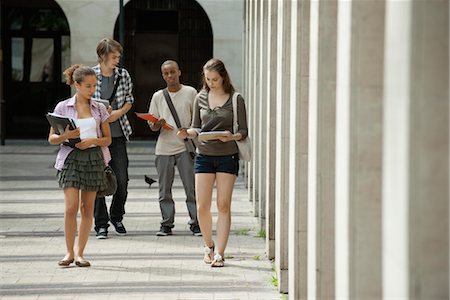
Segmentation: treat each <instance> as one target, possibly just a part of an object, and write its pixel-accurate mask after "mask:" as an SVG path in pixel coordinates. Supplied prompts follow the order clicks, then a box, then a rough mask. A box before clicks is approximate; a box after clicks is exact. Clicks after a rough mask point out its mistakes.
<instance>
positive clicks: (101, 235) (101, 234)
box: [96, 227, 108, 240]
mask: <svg viewBox="0 0 450 300" xmlns="http://www.w3.org/2000/svg"><path fill="white" fill-rule="evenodd" d="M96 237H97V239H99V240H105V239H107V238H108V229H106V228H105V227H100V228H99V229H98V232H97V234H96Z"/></svg>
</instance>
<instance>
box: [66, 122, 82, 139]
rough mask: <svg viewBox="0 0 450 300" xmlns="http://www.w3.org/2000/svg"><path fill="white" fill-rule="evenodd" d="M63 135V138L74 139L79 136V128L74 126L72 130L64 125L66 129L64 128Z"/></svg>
mask: <svg viewBox="0 0 450 300" xmlns="http://www.w3.org/2000/svg"><path fill="white" fill-rule="evenodd" d="M63 136H64V138H65V139H75V138H77V137H80V128H75V129H74V130H70V126H69V125H67V126H66V130H64V133H63Z"/></svg>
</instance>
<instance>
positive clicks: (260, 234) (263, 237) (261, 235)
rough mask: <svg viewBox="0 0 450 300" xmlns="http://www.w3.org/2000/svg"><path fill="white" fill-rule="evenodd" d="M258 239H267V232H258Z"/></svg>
mask: <svg viewBox="0 0 450 300" xmlns="http://www.w3.org/2000/svg"><path fill="white" fill-rule="evenodd" d="M256 237H259V238H262V239H265V238H266V231H265V230H260V231H258V233H257V234H256Z"/></svg>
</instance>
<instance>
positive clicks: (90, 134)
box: [75, 118, 98, 147]
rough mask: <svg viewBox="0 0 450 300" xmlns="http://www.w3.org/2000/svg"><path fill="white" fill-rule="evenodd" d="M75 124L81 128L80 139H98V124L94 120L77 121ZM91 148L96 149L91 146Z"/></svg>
mask: <svg viewBox="0 0 450 300" xmlns="http://www.w3.org/2000/svg"><path fill="white" fill-rule="evenodd" d="M75 124H76V125H77V127H78V128H80V138H81V139H87V138H98V136H97V122H96V121H95V119H94V118H84V119H76V120H75ZM90 147H95V145H91V146H90Z"/></svg>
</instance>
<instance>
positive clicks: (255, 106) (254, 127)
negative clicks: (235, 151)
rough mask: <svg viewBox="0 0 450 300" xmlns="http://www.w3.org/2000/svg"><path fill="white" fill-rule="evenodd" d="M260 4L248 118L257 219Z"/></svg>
mask: <svg viewBox="0 0 450 300" xmlns="http://www.w3.org/2000/svg"><path fill="white" fill-rule="evenodd" d="M260 6H261V3H260V1H254V2H253V7H252V10H253V15H254V21H253V24H254V25H253V35H254V46H253V56H252V59H253V71H252V77H253V97H252V100H251V101H252V118H250V137H253V139H252V144H253V145H252V146H253V147H252V156H253V163H252V164H250V168H251V173H252V176H251V179H250V180H251V184H250V186H251V189H250V191H251V194H252V195H251V199H252V201H253V215H254V216H255V217H259V166H260V161H259V159H260V156H259V154H260V152H261V149H260V145H259V143H260V140H261V139H260V132H261V128H260V127H259V119H260V118H261V116H260V114H259V113H260V111H261V103H260V102H261V100H260V99H261V88H260V84H261V83H260V76H259V75H260V70H261V65H260V57H261V48H260V45H261V31H260V27H261V10H260Z"/></svg>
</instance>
